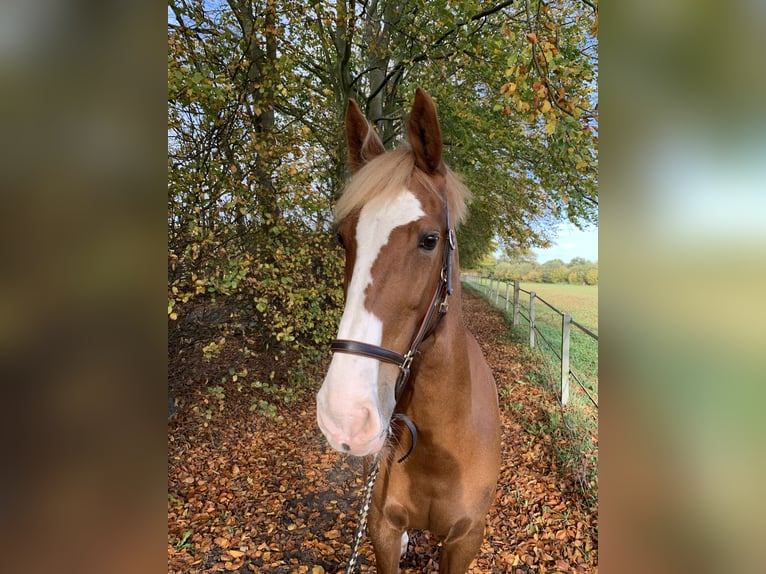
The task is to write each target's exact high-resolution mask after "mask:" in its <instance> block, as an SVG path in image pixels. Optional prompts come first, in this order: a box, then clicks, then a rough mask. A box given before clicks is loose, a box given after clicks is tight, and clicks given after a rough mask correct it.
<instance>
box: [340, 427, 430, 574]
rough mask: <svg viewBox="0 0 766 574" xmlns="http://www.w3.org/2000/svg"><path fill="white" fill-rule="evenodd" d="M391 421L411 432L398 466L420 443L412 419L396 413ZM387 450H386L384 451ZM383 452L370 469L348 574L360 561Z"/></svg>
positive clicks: (347, 570)
mask: <svg viewBox="0 0 766 574" xmlns="http://www.w3.org/2000/svg"><path fill="white" fill-rule="evenodd" d="M391 420H400V421H402V422H404V424H405V425H407V428H408V429H409V431H410V438H411V442H410V448H409V450H408V451H407V453H406V454H405V455H404V456H403V457H401V458H400V459H399V460H397V461H396V462H397V464H401V463H403V462H404V461H405V460H406V459H407V457H408V456H410V454H412V451H413V449H414V448H415V445H416V444H417V442H418V431H417V429H416V428H415V425H414V424H413V423H412V421H411V420H410V417H408V416H407V415H405V414H403V413H395V414H394V416H393V417H391ZM383 450H385V449H383ZM383 450H381V451H380V452H379V453H378V454H377V455H376V456H375V460H373V461H372V466H371V467H370V475H369V476H368V477H367V484H365V485H364V495H363V496H362V510H361V511H360V512H359V524H358V525H357V527H356V533H355V534H354V548H353V549H352V550H351V558H349V560H348V566H347V567H346V574H353V572H354V569H355V568H356V563H357V562H358V561H359V549H360V548H361V547H362V539H363V538H364V531H365V530H366V529H367V515H368V514H369V512H370V504H371V503H372V489H373V487H374V486H375V481H376V480H377V478H378V473H379V472H380V459H381V457H382V455H383Z"/></svg>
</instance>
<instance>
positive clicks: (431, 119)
mask: <svg viewBox="0 0 766 574" xmlns="http://www.w3.org/2000/svg"><path fill="white" fill-rule="evenodd" d="M407 139H408V140H409V142H410V145H411V146H412V151H413V152H414V154H415V164H416V165H417V166H418V167H419V168H420V169H422V170H423V171H425V172H426V173H435V172H437V171H440V170H441V165H442V131H441V128H440V127H439V118H438V117H437V116H436V106H434V102H433V100H432V99H431V96H429V95H428V94H427V93H426V92H425V91H424V90H422V89H421V88H418V89H417V90H415V103H414V104H412V112H410V119H409V122H408V123H407Z"/></svg>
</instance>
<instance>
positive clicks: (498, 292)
mask: <svg viewBox="0 0 766 574" xmlns="http://www.w3.org/2000/svg"><path fill="white" fill-rule="evenodd" d="M499 302H500V279H498V280H497V283H495V307H497V304H498V303H499Z"/></svg>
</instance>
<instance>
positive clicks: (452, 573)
mask: <svg viewBox="0 0 766 574" xmlns="http://www.w3.org/2000/svg"><path fill="white" fill-rule="evenodd" d="M483 541H484V520H483V519H482V520H479V521H478V522H472V521H471V520H470V519H469V518H463V519H461V520H458V521H457V522H456V523H455V525H454V526H453V527H452V528H451V529H450V532H449V534H448V535H447V537H446V538H445V539H444V543H443V544H442V551H441V557H440V559H439V574H465V572H466V571H467V570H468V566H469V565H470V564H471V562H472V561H473V559H474V558H475V557H476V554H477V553H478V552H479V549H480V548H481V543H482V542H483Z"/></svg>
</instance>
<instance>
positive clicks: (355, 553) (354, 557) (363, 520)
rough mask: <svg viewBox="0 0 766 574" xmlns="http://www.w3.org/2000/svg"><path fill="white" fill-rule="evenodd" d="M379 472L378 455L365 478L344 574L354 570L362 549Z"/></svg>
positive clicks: (350, 573)
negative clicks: (349, 554)
mask: <svg viewBox="0 0 766 574" xmlns="http://www.w3.org/2000/svg"><path fill="white" fill-rule="evenodd" d="M381 452H382V451H381ZM379 471H380V454H378V456H377V457H375V460H374V461H373V463H372V467H371V468H370V476H369V477H368V478H367V484H366V485H365V487H364V496H363V497H362V510H361V512H360V513H359V524H358V525H357V527H356V535H355V536H354V548H353V550H352V551H351V558H349V561H348V567H347V568H346V574H353V572H354V569H355V568H356V563H357V561H358V560H359V549H360V548H361V547H362V539H363V538H364V531H365V530H366V529H367V514H368V513H369V512H370V504H371V503H372V487H373V486H375V480H376V479H377V478H378V472H379Z"/></svg>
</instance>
